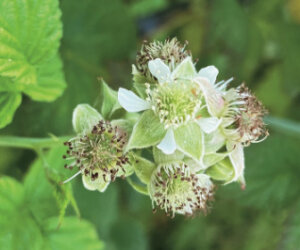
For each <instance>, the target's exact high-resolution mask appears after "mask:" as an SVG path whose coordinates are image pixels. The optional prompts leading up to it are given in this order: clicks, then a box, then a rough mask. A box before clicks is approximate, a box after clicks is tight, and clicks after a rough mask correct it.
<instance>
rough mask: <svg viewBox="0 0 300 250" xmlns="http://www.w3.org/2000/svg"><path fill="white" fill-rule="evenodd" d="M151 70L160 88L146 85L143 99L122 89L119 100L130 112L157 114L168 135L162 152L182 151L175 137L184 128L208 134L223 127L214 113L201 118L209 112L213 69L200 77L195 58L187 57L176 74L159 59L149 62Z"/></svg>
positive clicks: (161, 145)
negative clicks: (193, 125)
mask: <svg viewBox="0 0 300 250" xmlns="http://www.w3.org/2000/svg"><path fill="white" fill-rule="evenodd" d="M148 68H149V70H150V72H151V74H152V75H153V76H154V77H155V78H156V79H157V81H158V84H157V85H155V86H151V85H150V84H149V83H146V84H145V85H146V91H145V92H146V95H147V97H146V98H145V99H142V98H141V97H139V96H137V95H136V94H135V93H134V92H132V91H129V90H126V89H124V88H120V89H119V92H118V100H119V103H120V105H121V106H122V107H123V108H124V109H126V110H127V111H128V112H140V111H145V110H152V111H153V112H154V114H155V116H156V117H158V119H159V122H160V123H161V124H162V125H163V127H164V129H165V131H166V132H165V133H164V137H163V138H162V140H161V141H160V142H159V143H158V145H157V147H158V148H159V149H161V150H162V151H163V152H164V153H166V154H172V153H173V152H174V151H175V150H176V149H177V148H178V145H177V143H176V138H175V137H176V136H174V133H176V129H177V128H179V127H181V126H182V125H187V124H189V123H197V124H198V125H199V126H200V128H201V130H202V131H204V132H205V133H211V132H212V131H214V130H215V129H216V128H217V127H218V126H219V124H220V122H221V121H220V119H218V118H217V117H216V116H214V114H213V113H212V112H211V113H210V114H209V115H208V116H207V117H204V116H202V114H201V112H202V111H203V110H204V109H205V108H206V103H205V100H208V99H207V98H205V97H206V96H209V95H208V94H207V93H206V92H209V90H206V85H207V84H206V82H207V81H208V79H209V80H210V79H213V76H211V68H210V67H208V68H207V69H203V70H200V72H199V73H197V72H196V69H195V67H194V64H193V62H192V60H191V57H186V58H185V59H184V60H183V61H182V62H181V63H180V64H179V65H178V66H177V67H176V68H175V69H174V70H173V71H171V70H170V68H169V67H168V66H167V65H166V64H165V63H164V62H163V61H162V60H161V59H159V58H157V59H155V60H151V61H149V63H148ZM204 76H206V78H205V77H204ZM205 91H206V92H205ZM209 98H211V96H209ZM209 100H210V99H209ZM211 114H213V116H211Z"/></svg>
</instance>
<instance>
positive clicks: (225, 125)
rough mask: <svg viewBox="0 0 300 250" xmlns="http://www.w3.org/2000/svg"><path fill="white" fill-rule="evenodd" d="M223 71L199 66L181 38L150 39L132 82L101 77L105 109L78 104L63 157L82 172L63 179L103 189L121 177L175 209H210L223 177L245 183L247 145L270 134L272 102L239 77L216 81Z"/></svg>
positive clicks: (165, 207)
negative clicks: (237, 81) (116, 83)
mask: <svg viewBox="0 0 300 250" xmlns="http://www.w3.org/2000/svg"><path fill="white" fill-rule="evenodd" d="M218 73H219V71H218V69H217V68H216V67H215V66H212V65H211V66H207V67H204V68H202V69H200V70H199V71H197V70H196V67H195V63H194V61H193V59H192V55H191V52H189V51H187V50H186V44H181V43H180V42H179V41H178V40H177V39H176V38H173V39H171V40H166V41H164V42H157V41H155V42H152V43H149V42H144V44H143V45H142V48H141V51H139V52H138V53H137V58H136V65H133V67H132V74H133V85H132V87H133V88H132V90H127V89H124V88H120V89H119V90H118V92H115V91H114V90H112V89H110V88H109V87H108V86H107V85H106V84H105V83H102V84H103V87H102V90H103V91H104V93H103V97H104V98H103V104H102V107H101V113H102V114H100V112H98V111H97V110H96V109H94V108H92V107H91V106H89V105H88V104H80V105H78V106H77V107H76V108H75V110H74V113H73V127H74V130H75V132H76V133H77V136H75V137H74V138H72V139H70V140H69V141H67V142H66V143H65V145H66V146H67V147H68V149H67V152H66V155H65V156H63V157H64V158H65V159H66V161H67V163H66V165H65V167H66V168H70V169H72V168H74V167H76V168H78V172H77V173H76V174H75V175H74V176H72V177H70V178H69V179H68V180H66V181H65V182H67V181H69V180H71V179H73V178H74V177H76V176H77V175H79V174H81V175H82V180H83V184H84V186H85V187H86V188H87V189H89V190H98V191H100V192H104V191H105V189H106V188H107V186H108V185H109V184H110V183H111V182H113V181H114V180H116V179H117V178H118V177H122V178H121V179H126V180H127V181H128V183H129V184H130V185H131V186H132V187H133V188H134V189H135V190H136V191H138V192H140V193H143V194H145V195H148V196H149V198H150V199H151V201H152V207H153V210H156V209H157V208H159V209H161V210H163V211H165V213H166V214H167V215H170V216H172V217H174V216H175V215H176V214H181V215H187V216H191V215H195V214H196V213H199V212H202V213H204V214H206V213H207V211H209V208H210V207H211V201H212V200H213V197H214V190H215V187H216V186H217V185H220V184H221V185H222V184H223V185H226V184H229V183H231V182H239V183H240V185H241V187H242V188H245V185H246V182H245V178H244V169H245V159H244V147H246V146H249V145H250V144H251V143H258V142H260V141H262V140H264V139H266V137H267V136H268V131H267V129H266V127H265V124H264V122H263V116H264V115H265V114H266V110H265V108H264V107H263V105H262V103H261V102H260V101H259V100H257V98H256V97H255V96H254V95H253V94H252V93H251V91H250V90H249V89H248V88H247V87H246V85H245V84H241V85H240V86H238V87H237V88H233V87H231V88H230V87H228V86H229V84H230V83H231V82H232V80H233V79H232V78H230V79H228V80H225V81H223V80H221V81H218V80H217V76H218ZM122 108H123V109H125V110H126V111H127V113H125V114H124V112H123V113H122V112H115V111H117V110H118V109H122ZM103 117H105V119H104V118H103ZM111 117H114V118H115V119H111ZM144 152H147V154H145V153H144ZM149 152H152V154H153V156H152V157H151V156H149ZM144 155H148V157H144Z"/></svg>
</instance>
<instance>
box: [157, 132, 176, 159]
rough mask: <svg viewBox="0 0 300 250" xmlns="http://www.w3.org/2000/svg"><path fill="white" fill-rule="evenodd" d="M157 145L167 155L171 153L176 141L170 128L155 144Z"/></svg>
mask: <svg viewBox="0 0 300 250" xmlns="http://www.w3.org/2000/svg"><path fill="white" fill-rule="evenodd" d="M157 147H158V148H159V149H160V150H161V151H163V152H164V153H165V154H167V155H169V154H173V153H174V152H175V150H176V142H175V137H174V132H173V130H172V129H169V130H168V132H167V133H166V135H165V137H164V139H163V140H162V141H161V142H160V143H159V144H158V145H157Z"/></svg>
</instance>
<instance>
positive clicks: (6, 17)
mask: <svg viewBox="0 0 300 250" xmlns="http://www.w3.org/2000/svg"><path fill="white" fill-rule="evenodd" d="M60 16H61V12H60V10H59V6H58V1H56V0H46V1H43V2H40V1H34V0H25V1H16V0H13V1H10V0H3V1H1V3H0V33H1V35H0V58H1V59H0V65H1V66H0V75H2V76H6V77H11V78H13V79H14V80H16V81H17V82H19V83H21V84H38V82H37V69H38V67H39V66H40V65H41V64H43V63H46V62H47V61H49V60H50V59H51V58H52V57H53V56H54V55H55V54H56V52H57V49H58V47H59V43H60V38H61V37H62V24H61V22H60Z"/></svg>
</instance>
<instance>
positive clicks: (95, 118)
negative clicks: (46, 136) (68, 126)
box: [72, 104, 103, 134]
mask: <svg viewBox="0 0 300 250" xmlns="http://www.w3.org/2000/svg"><path fill="white" fill-rule="evenodd" d="M100 120H103V118H102V116H101V115H100V113H99V112H98V111H97V110H96V109H94V108H93V107H91V106H90V105H89V104H79V105H77V106H76V108H75V109H74V111H73V118H72V123H73V128H74V131H75V132H76V133H83V134H84V133H87V132H90V131H91V130H92V128H93V126H95V125H96V124H97V123H98V122H99V121H100Z"/></svg>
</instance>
